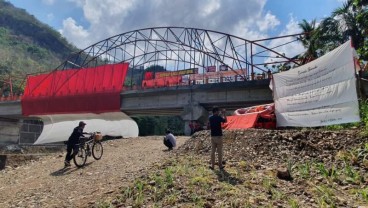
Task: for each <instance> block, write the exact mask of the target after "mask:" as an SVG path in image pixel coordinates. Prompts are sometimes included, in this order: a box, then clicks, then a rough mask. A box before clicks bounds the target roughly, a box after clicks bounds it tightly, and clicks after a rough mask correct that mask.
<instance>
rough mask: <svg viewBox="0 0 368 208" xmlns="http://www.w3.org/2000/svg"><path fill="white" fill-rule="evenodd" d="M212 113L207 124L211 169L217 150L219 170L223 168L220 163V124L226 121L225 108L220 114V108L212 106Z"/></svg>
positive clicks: (213, 165) (221, 142)
mask: <svg viewBox="0 0 368 208" xmlns="http://www.w3.org/2000/svg"><path fill="white" fill-rule="evenodd" d="M212 113H213V115H212V116H211V117H210V118H209V124H210V129H211V144H212V148H211V166H210V168H211V169H214V167H215V152H216V150H217V156H218V166H219V168H220V170H222V169H224V166H223V165H222V146H223V141H222V128H221V124H222V123H226V122H227V120H226V110H225V109H223V110H222V113H221V114H220V110H219V108H218V107H214V108H213V109H212Z"/></svg>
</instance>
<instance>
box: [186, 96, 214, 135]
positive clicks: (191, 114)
mask: <svg viewBox="0 0 368 208" xmlns="http://www.w3.org/2000/svg"><path fill="white" fill-rule="evenodd" d="M181 118H182V119H183V120H184V122H185V126H184V133H185V135H187V136H189V135H190V127H189V124H190V122H191V121H193V120H197V121H199V122H200V123H205V122H207V120H208V111H207V110H206V109H205V108H204V107H202V106H201V105H200V104H199V103H190V104H188V105H186V106H184V109H183V112H182V114H181Z"/></svg>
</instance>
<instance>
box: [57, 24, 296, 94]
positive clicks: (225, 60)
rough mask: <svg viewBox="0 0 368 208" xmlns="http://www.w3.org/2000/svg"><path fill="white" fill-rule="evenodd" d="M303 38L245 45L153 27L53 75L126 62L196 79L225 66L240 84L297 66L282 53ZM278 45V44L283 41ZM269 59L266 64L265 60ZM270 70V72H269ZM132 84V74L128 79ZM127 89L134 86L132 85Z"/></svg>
mask: <svg viewBox="0 0 368 208" xmlns="http://www.w3.org/2000/svg"><path fill="white" fill-rule="evenodd" d="M300 35H301V34H295V35H287V36H280V37H274V38H267V39H261V40H247V39H244V38H241V37H237V36H234V35H230V34H226V33H222V32H217V31H213V30H205V29H198V28H185V27H153V28H145V29H139V30H133V31H130V32H125V33H122V34H119V35H115V36H113V37H110V38H107V39H105V40H102V41H100V42H97V43H95V44H93V45H91V46H89V47H87V48H85V49H83V50H81V51H79V52H77V53H74V54H72V55H70V56H69V57H68V59H67V60H66V61H64V62H63V63H62V64H61V65H59V66H58V67H57V70H64V69H70V68H73V69H83V68H87V67H96V66H99V65H103V64H110V63H121V62H128V63H129V64H130V69H141V70H143V69H145V68H147V67H149V66H158V65H159V66H163V68H164V69H166V70H167V71H178V70H183V69H192V68H197V69H198V71H199V73H200V74H205V73H207V69H208V68H207V67H210V66H212V67H213V66H216V68H217V70H219V68H220V67H223V66H225V67H226V68H227V69H228V70H232V71H234V72H235V73H236V74H237V75H238V76H241V77H242V78H243V80H252V79H254V75H255V74H262V73H264V72H269V71H270V67H269V66H270V65H275V64H283V63H293V64H296V65H299V63H298V62H297V61H296V60H294V59H292V58H289V57H286V56H285V54H284V53H283V52H281V51H280V48H281V47H282V46H284V45H287V44H290V43H292V42H295V41H298V39H297V38H298V37H299V36H300ZM283 38H284V39H285V38H287V39H285V40H286V41H284V42H283V44H281V45H277V46H274V47H272V48H270V47H267V44H269V43H270V41H272V40H275V39H283ZM281 42H282V41H281ZM267 60H268V61H267ZM271 71H272V68H271ZM128 76H129V78H130V79H131V80H135V78H134V76H142V75H136V74H135V73H134V70H130V71H129V74H128ZM130 85H131V87H132V86H133V85H134V83H133V81H132V82H130Z"/></svg>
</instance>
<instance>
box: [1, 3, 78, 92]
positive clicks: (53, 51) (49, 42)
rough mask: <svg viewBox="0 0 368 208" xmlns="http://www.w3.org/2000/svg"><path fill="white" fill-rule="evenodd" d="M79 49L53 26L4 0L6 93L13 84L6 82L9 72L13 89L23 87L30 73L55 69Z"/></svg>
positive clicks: (16, 89) (2, 38) (2, 76)
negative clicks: (7, 84) (9, 84)
mask: <svg viewBox="0 0 368 208" xmlns="http://www.w3.org/2000/svg"><path fill="white" fill-rule="evenodd" d="M76 50H78V49H77V48H76V47H74V46H73V45H71V44H69V43H68V42H67V41H66V39H65V38H63V37H62V36H61V34H60V33H59V32H57V31H55V30H54V29H52V28H51V27H50V26H48V25H46V24H43V23H41V22H40V21H39V20H37V19H36V18H35V17H34V16H32V15H30V14H28V13H27V12H26V11H25V10H24V9H19V8H16V7H14V6H13V5H12V4H11V3H9V2H7V1H4V0H0V80H1V83H0V87H1V88H3V87H4V89H3V91H4V92H5V93H6V92H7V91H9V87H8V86H6V87H5V86H3V85H4V84H3V80H8V78H9V76H11V77H12V79H13V80H12V81H13V88H15V89H13V90H14V91H15V92H17V91H21V86H20V84H21V82H22V81H23V80H24V78H25V76H26V75H27V74H33V73H39V72H44V71H49V70H52V69H54V68H56V67H57V66H58V65H59V64H60V63H61V62H62V61H63V60H65V59H66V57H67V56H68V55H69V54H70V53H72V52H73V51H76Z"/></svg>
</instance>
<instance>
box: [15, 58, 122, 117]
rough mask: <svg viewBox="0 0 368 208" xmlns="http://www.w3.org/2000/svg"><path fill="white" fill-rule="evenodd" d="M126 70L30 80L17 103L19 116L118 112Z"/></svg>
mask: <svg viewBox="0 0 368 208" xmlns="http://www.w3.org/2000/svg"><path fill="white" fill-rule="evenodd" d="M128 67H129V64H128V63H120V64H109V65H103V66H98V67H95V68H86V69H70V70H63V71H53V72H51V73H49V74H41V75H37V76H30V77H28V79H27V85H26V88H25V90H24V96H23V99H22V101H21V103H22V112H23V115H26V116H28V115H45V114H64V113H103V112H111V111H120V92H121V90H122V86H123V83H124V80H125V77H126V73H127V71H128Z"/></svg>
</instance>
